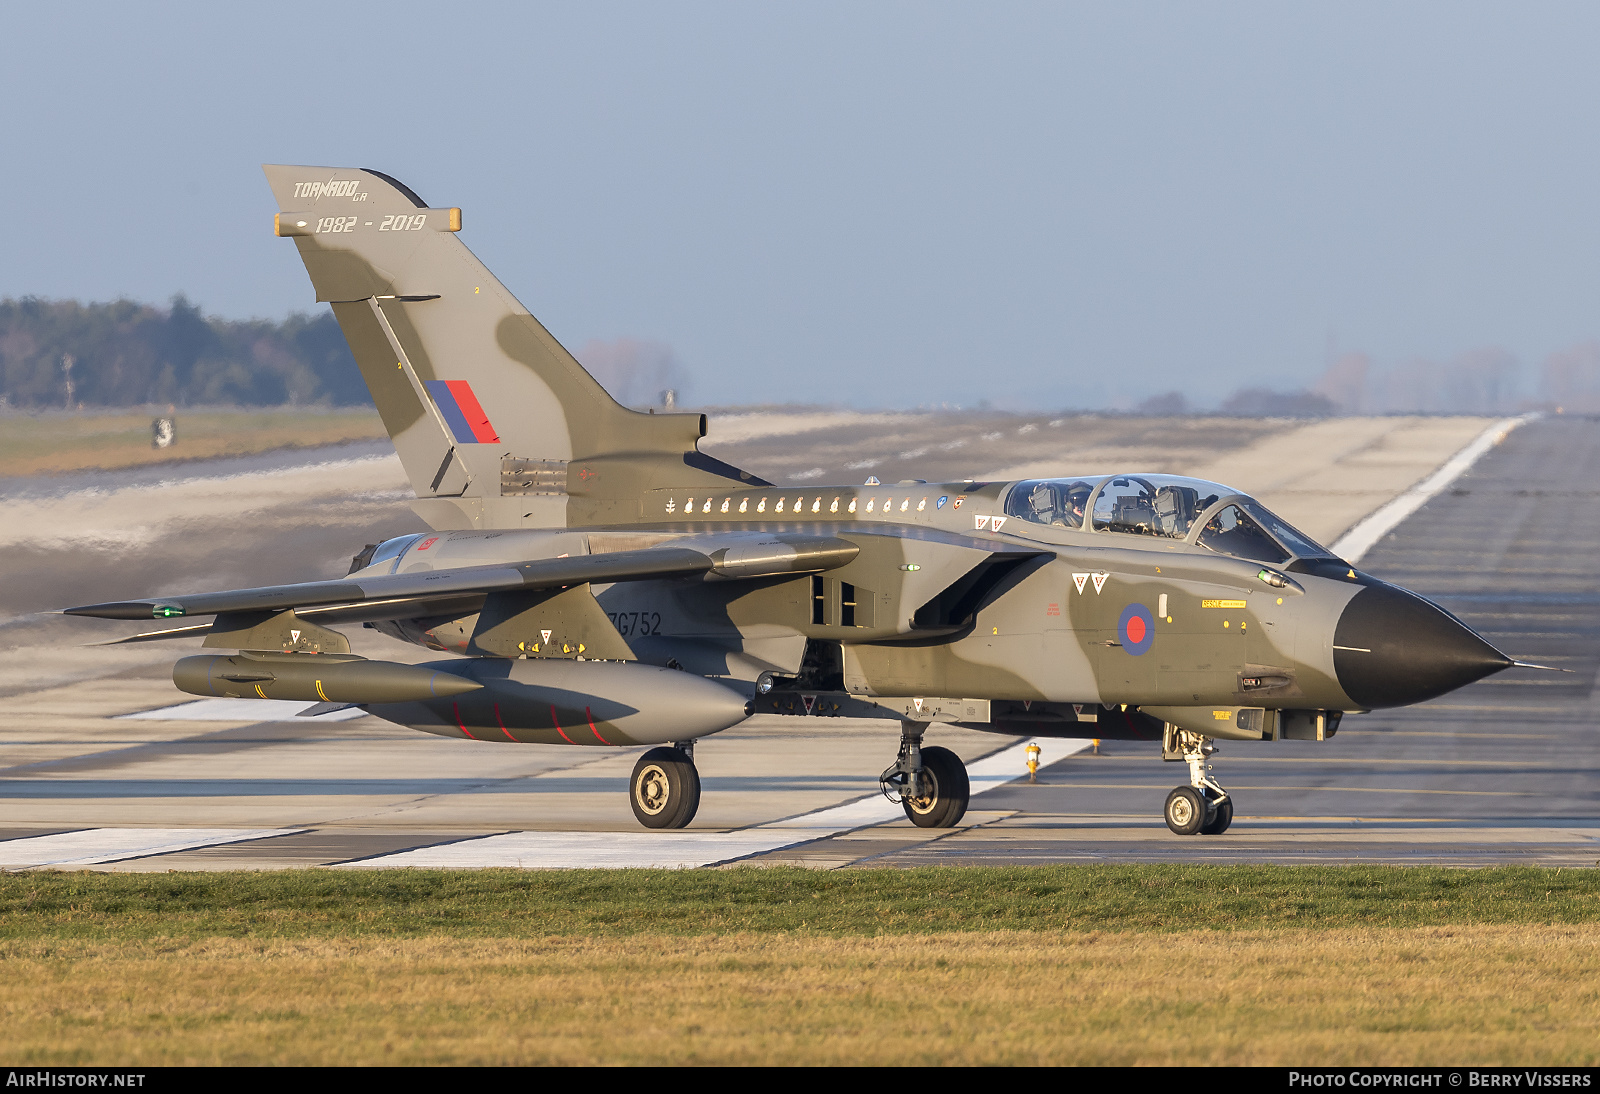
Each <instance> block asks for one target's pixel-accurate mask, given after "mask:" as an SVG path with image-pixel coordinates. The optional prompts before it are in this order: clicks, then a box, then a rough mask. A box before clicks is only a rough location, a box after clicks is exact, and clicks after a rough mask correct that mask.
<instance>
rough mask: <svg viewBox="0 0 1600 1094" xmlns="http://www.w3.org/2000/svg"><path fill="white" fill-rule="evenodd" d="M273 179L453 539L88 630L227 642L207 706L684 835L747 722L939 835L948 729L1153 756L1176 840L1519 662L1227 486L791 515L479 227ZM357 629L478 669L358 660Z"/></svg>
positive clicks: (178, 675) (286, 218) (807, 509)
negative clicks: (504, 750) (1252, 767)
mask: <svg viewBox="0 0 1600 1094" xmlns="http://www.w3.org/2000/svg"><path fill="white" fill-rule="evenodd" d="M265 170H266V174H267V179H268V181H269V183H270V184H271V186H272V191H273V194H274V196H275V197H276V198H277V202H278V209H279V212H278V214H277V217H276V221H275V224H276V233H277V235H279V236H281V237H284V238H286V239H291V240H293V241H294V245H295V246H296V247H297V248H298V249H299V252H300V256H301V258H302V259H303V260H304V262H305V266H306V271H307V272H308V273H309V274H310V276H311V283H312V285H313V286H314V287H315V289H316V298H317V300H319V301H325V302H327V303H328V304H329V305H330V306H331V307H332V308H333V312H334V315H335V316H336V317H337V319H338V322H339V325H340V327H341V328H342V330H343V332H344V334H345V337H346V338H347V339H348V340H349V343H350V349H351V351H352V352H353V353H354V355H355V359H356V362H357V363H358V365H359V366H360V368H361V372H362V374H363V376H364V377H365V379H366V382H367V385H368V387H369V388H370V389H371V392H372V397H373V400H374V401H375V402H376V404H377V408H378V412H379V414H380V415H381V416H382V419H383V422H384V425H385V427H386V428H387V430H388V433H389V436H390V437H391V438H392V439H393V442H394V446H395V450H396V452H397V453H398V454H399V457H400V460H401V462H402V464H403V465H404V467H405V470H406V473H407V475H408V476H409V478H410V480H411V484H412V486H413V487H414V488H415V490H416V495H417V500H416V502H415V503H414V504H413V506H412V508H413V509H414V511H415V512H416V514H417V516H418V517H419V519H420V520H421V521H422V523H423V524H425V525H426V526H427V528H428V530H427V531H419V532H417V533H416V534H413V535H407V536H402V537H399V538H397V539H391V540H389V541H387V542H385V543H381V544H377V545H369V546H368V547H366V548H365V549H364V550H362V551H361V552H360V553H359V554H358V555H357V556H356V557H355V559H354V560H353V563H352V566H351V570H350V573H349V574H348V575H347V576H345V577H342V578H338V579H336V580H320V581H308V582H305V583H303V584H293V585H276V586H267V587H262V588H252V589H235V590H230V591H225V592H200V593H192V594H185V595H176V596H157V597H150V598H147V599H138V600H128V601H123V602H118V603H109V604H94V605H89V606H85V607H77V608H70V609H67V611H68V612H69V613H70V614H73V615H82V616H97V617H101V618H107V619H146V620H148V619H152V618H154V619H172V618H175V617H182V618H184V619H191V618H193V617H197V616H198V617H203V619H204V620H205V621H202V622H199V623H186V624H184V625H182V626H180V627H178V628H176V629H168V630H161V631H156V632H152V633H150V634H147V635H140V636H136V638H139V639H146V638H156V637H173V636H179V635H200V634H203V635H204V636H205V642H204V645H205V646H206V647H211V648H212V649H213V650H216V651H217V652H214V653H206V654H202V655H199V656H191V657H185V658H183V659H182V660H180V661H179V662H178V663H177V665H176V667H175V669H174V671H173V679H174V681H175V683H176V684H177V686H178V687H179V688H181V689H182V690H184V691H186V692H190V693H192V694H196V695H207V696H247V697H262V698H277V699H294V700H303V701H306V702H308V703H317V704H319V706H318V707H317V708H316V709H319V710H328V709H333V708H335V707H338V706H357V707H360V708H362V709H364V710H366V711H368V712H370V713H372V714H375V715H377V716H378V717H381V718H386V719H388V720H390V721H393V722H397V723H399V724H401V725H405V726H410V727H412V728H415V729H419V730H423V731H425V732H428V733H437V734H441V735H444V736H452V737H461V738H467V739H471V740H480V741H500V742H504V743H506V744H513V743H516V744H522V743H537V744H551V745H575V746H581V747H592V748H617V747H629V746H638V745H652V746H657V747H653V748H651V749H650V750H649V751H647V752H645V753H644V755H643V756H642V757H641V758H640V760H639V762H638V764H637V765H636V767H635V768H634V771H633V778H632V784H631V788H630V799H631V803H632V808H633V812H634V814H635V815H636V816H637V818H638V819H639V821H640V822H641V823H643V824H644V825H646V826H648V827H652V828H681V827H683V826H685V825H687V824H688V823H689V822H690V821H691V820H692V819H693V817H694V815H695V811H696V809H697V807H698V804H699V799H700V781H699V776H698V774H697V773H696V770H695V766H694V744H695V741H696V740H697V739H699V738H700V737H704V736H706V735H708V734H713V733H716V732H718V731H720V730H723V729H726V728H728V727H729V726H732V725H735V724H737V723H739V722H740V721H742V720H744V719H745V718H747V717H749V716H750V715H752V714H755V713H762V714H769V715H770V714H776V715H784V716H792V717H795V718H818V717H836V716H876V717H886V718H893V719H897V720H898V721H899V723H900V727H901V743H900V748H899V753H898V755H897V756H896V757H895V759H894V762H893V763H892V764H891V765H890V766H889V767H888V769H887V770H886V771H884V772H883V774H882V776H881V781H882V786H883V788H884V791H885V793H886V794H888V795H889V796H890V797H891V800H897V801H899V802H901V803H903V805H904V808H905V812H906V815H907V816H908V817H909V818H910V819H911V821H912V822H913V823H915V824H917V825H921V826H924V827H948V826H952V825H954V824H956V823H957V822H958V821H959V820H960V819H961V816H962V814H963V813H964V811H965V810H966V807H967V799H968V782H967V774H966V769H965V768H964V767H963V765H962V763H961V761H960V759H959V758H958V757H957V756H956V755H955V754H954V753H952V752H951V751H949V750H948V749H945V748H940V747H936V746H926V747H925V746H924V745H923V743H922V742H923V736H924V732H925V730H926V729H927V727H928V726H929V725H930V724H932V723H935V722H952V723H955V724H957V725H961V726H966V727H969V728H972V729H979V730H991V731H994V732H996V733H1003V734H1019V735H1028V736H1033V737H1080V738H1102V739H1106V738H1109V739H1114V740H1116V739H1127V740H1148V741H1151V742H1159V743H1160V747H1161V750H1162V755H1163V757H1164V758H1165V759H1169V760H1173V761H1178V762H1187V764H1188V771H1189V777H1188V781H1187V782H1186V783H1185V784H1184V785H1180V786H1178V787H1177V788H1176V789H1174V790H1173V791H1172V792H1171V794H1170V795H1169V796H1168V798H1167V801H1166V808H1165V819H1166V822H1167V824H1168V826H1169V827H1170V828H1171V829H1172V830H1173V831H1174V832H1177V833H1180V834H1194V833H1209V834H1216V833H1221V832H1223V831H1224V830H1226V829H1227V827H1228V825H1229V823H1230V822H1231V820H1232V817H1233V810H1234V802H1233V798H1232V796H1231V795H1230V794H1229V793H1228V792H1227V791H1226V790H1224V789H1223V788H1222V786H1221V785H1220V784H1219V783H1218V782H1217V781H1216V779H1215V777H1214V776H1213V774H1212V766H1211V765H1210V764H1209V762H1208V759H1209V756H1210V754H1211V753H1212V752H1213V751H1214V744H1213V742H1214V741H1216V740H1218V739H1223V740H1230V741H1235V740H1237V741H1252V742H1260V743H1261V747H1272V744H1271V742H1278V741H1283V740H1306V741H1323V740H1327V739H1329V738H1331V737H1332V736H1333V735H1334V733H1335V732H1336V731H1337V730H1338V728H1339V726H1340V722H1341V719H1342V718H1343V717H1344V716H1345V715H1346V714H1351V713H1361V712H1365V711H1369V710H1372V709H1375V708H1379V707H1393V706H1402V705H1405V704H1408V703H1416V702H1420V701H1422V700H1425V699H1431V698H1433V697H1435V696H1438V695H1442V694H1444V693H1445V692H1448V691H1450V690H1452V689H1454V688H1459V687H1461V686H1463V685H1465V684H1468V683H1471V682H1472V681H1474V680H1478V679H1480V678H1482V677H1484V676H1487V675H1489V674H1490V673H1494V672H1498V671H1500V670H1502V669H1505V668H1508V667H1510V666H1512V665H1513V664H1514V663H1516V662H1513V660H1512V659H1511V658H1509V657H1507V656H1505V655H1504V654H1502V653H1500V652H1499V651H1498V650H1496V649H1495V648H1494V647H1493V646H1491V645H1490V644H1489V643H1488V642H1486V641H1484V640H1483V639H1482V638H1481V637H1479V636H1478V635H1477V634H1475V633H1473V632H1472V631H1471V630H1470V629H1468V628H1467V627H1466V626H1465V625H1463V624H1462V623H1461V622H1460V621H1458V620H1457V619H1455V618H1454V617H1453V616H1451V615H1450V614H1449V613H1448V612H1446V611H1444V610H1442V609H1440V608H1439V607H1437V606H1435V605H1434V604H1432V603H1430V602H1428V601H1427V600H1424V599H1422V598H1421V597H1419V596H1416V595H1414V594H1412V593H1410V592H1407V591H1405V590H1404V589H1400V588H1397V587H1395V586H1393V585H1390V584H1387V583H1385V582H1383V581H1380V580H1378V579H1377V578H1374V577H1372V576H1370V575H1368V574H1365V573H1362V572H1361V571H1359V570H1357V569H1355V568H1354V567H1353V566H1351V565H1349V564H1348V563H1346V562H1345V561H1343V560H1341V559H1339V558H1336V557H1334V556H1333V555H1332V553H1331V552H1329V551H1328V550H1327V549H1326V548H1324V547H1322V546H1320V545H1318V544H1317V543H1315V542H1313V541H1312V540H1311V539H1310V538H1308V537H1307V536H1305V535H1302V534H1301V533H1300V532H1298V531H1296V530H1295V529H1294V528H1292V527H1290V526H1289V525H1288V524H1286V523H1285V522H1284V521H1282V520H1280V519H1278V518H1277V517H1276V516H1274V515H1273V514H1272V513H1271V512H1269V511H1268V510H1267V509H1266V508H1265V507H1264V506H1262V505H1261V504H1260V503H1259V502H1257V501H1256V500H1254V499H1253V498H1250V497H1249V496H1247V495H1245V494H1242V493H1240V492H1239V491H1237V490H1234V489H1231V488H1230V487H1227V486H1224V485H1222V484H1220V483H1214V482H1204V481H1200V480H1196V479H1188V478H1180V477H1175V476H1171V475H1159V474H1135V473H1129V474H1118V475H1086V476H1083V477H1081V478H1064V479H1037V480H1028V481H1023V482H974V481H967V482H947V483H930V482H923V481H920V480H912V481H904V482H898V483H893V484H887V483H885V484H878V483H876V482H873V483H870V484H868V485H863V486H834V487H817V486H807V487H805V488H800V487H779V486H775V485H773V484H772V483H769V482H765V481H763V480H762V479H759V478H756V477H755V476H753V475H751V474H748V473H746V472H744V471H741V470H739V469H738V468H735V467H732V466H730V465H728V464H726V463H724V462H722V461H720V460H717V459H714V458H712V457H710V456H708V455H706V454H703V453H702V452H700V451H699V447H698V442H699V441H700V439H701V438H702V437H703V436H705V435H706V428H707V423H706V418H705V416H704V415H699V414H678V413H672V414H667V413H663V414H655V413H640V412H637V411H634V410H629V409H627V408H624V407H622V406H620V405H618V404H617V403H616V402H615V401H614V400H613V399H612V398H611V397H610V396H609V395H607V394H606V392H605V390H604V389H602V388H601V386H600V385H599V384H598V383H596V382H595V381H594V380H593V379H592V378H591V377H590V376H589V375H588V374H587V373H586V372H585V371H584V370H583V368H582V367H581V366H580V365H579V364H578V362H577V361H576V360H575V359H574V358H573V357H572V355H571V354H569V353H568V352H567V351H566V350H565V349H563V348H562V347H561V345H560V344H559V343H558V342H557V341H556V340H555V339H554V338H553V337H551V335H550V334H549V332H548V331H546V330H545V328H544V327H543V326H542V325H541V324H540V323H539V322H538V320H536V319H535V318H534V317H533V316H532V315H531V314H529V312H528V311H527V309H525V308H524V307H523V306H522V305H521V304H520V303H518V302H517V300H516V298H514V297H513V296H512V295H511V293H510V292H509V291H507V290H506V288H505V287H504V286H503V285H501V284H500V282H499V281H497V280H495V278H494V275H493V274H491V273H490V272H489V271H488V270H487V269H486V268H484V266H483V264H482V263H480V262H479V261H478V259H477V258H476V257H474V256H473V254H472V253H471V252H470V251H469V250H468V249H467V248H466V247H465V246H464V245H463V244H462V243H461V241H460V238H459V237H458V235H457V232H459V230H460V229H461V211H460V210H459V209H455V208H437V207H433V206H430V205H428V204H427V203H426V202H424V201H423V200H422V199H421V198H420V197H418V196H417V195H416V194H415V193H414V192H413V191H412V190H410V189H409V188H407V187H406V186H404V185H402V184H401V183H400V182H398V181H396V180H395V179H393V178H390V177H389V176H387V175H385V174H382V173H381V172H378V171H370V170H353V169H336V168H326V167H291V166H268V167H266V168H265ZM341 624H364V625H367V626H370V627H373V628H375V629H377V630H378V631H380V632H382V633H384V634H387V635H391V636H393V637H395V638H397V639H401V640H403V641H407V642H413V643H417V644H419V645H422V646H425V647H427V648H428V649H430V650H434V651H437V652H439V653H448V654H452V655H454V656H451V657H449V658H445V659H441V660H436V661H432V662H429V663H427V664H423V665H407V664H399V663H393V662H384V661H373V660H366V659H363V658H360V657H356V656H353V655H352V654H351V653H350V645H349V642H348V641H347V640H346V638H345V637H344V636H343V635H342V634H340V633H339V632H338V631H337V630H334V629H333V628H334V627H336V626H338V625H341Z"/></svg>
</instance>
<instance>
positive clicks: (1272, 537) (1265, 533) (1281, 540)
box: [1195, 498, 1332, 566]
mask: <svg viewBox="0 0 1600 1094" xmlns="http://www.w3.org/2000/svg"><path fill="white" fill-rule="evenodd" d="M1195 542H1196V543H1198V544H1199V545H1200V546H1202V547H1204V548H1206V550H1208V551H1215V552H1216V553H1217V554H1219V555H1232V556H1233V557H1234V558H1243V559H1249V560H1250V561H1251V562H1265V563H1267V564H1269V565H1272V566H1281V565H1282V564H1283V563H1285V562H1287V561H1289V559H1290V557H1291V556H1293V557H1299V558H1329V557H1331V555H1332V552H1330V551H1329V550H1328V549H1327V548H1326V547H1323V546H1321V545H1319V544H1318V543H1317V542H1316V541H1314V540H1313V539H1311V538H1310V537H1309V536H1307V535H1305V534H1303V533H1301V532H1298V531H1296V530H1295V529H1294V527H1293V526H1292V525H1290V524H1288V523H1287V522H1286V521H1283V520H1280V519H1279V518H1278V517H1277V516H1276V515H1274V514H1273V513H1272V511H1271V510H1269V509H1268V508H1267V507H1266V506H1264V505H1262V504H1261V503H1260V502H1258V501H1254V500H1252V499H1250V498H1239V499H1237V500H1236V501H1234V502H1233V503H1231V504H1229V505H1225V506H1223V507H1222V508H1221V509H1218V510H1217V511H1216V512H1215V513H1213V514H1211V516H1210V517H1209V518H1207V520H1206V522H1205V527H1203V528H1201V529H1200V532H1199V534H1198V535H1197V536H1195Z"/></svg>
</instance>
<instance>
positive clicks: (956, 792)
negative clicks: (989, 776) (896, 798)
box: [900, 745, 972, 828]
mask: <svg viewBox="0 0 1600 1094" xmlns="http://www.w3.org/2000/svg"><path fill="white" fill-rule="evenodd" d="M917 781H918V783H919V785H918V787H917V789H918V791H919V793H917V794H915V795H913V794H911V793H909V792H908V793H907V794H906V795H905V797H904V798H902V799H901V802H900V804H901V805H902V806H903V807H904V808H905V811H906V816H907V817H909V818H910V819H911V823H912V824H914V825H916V826H917V827H918V828H954V827H955V826H956V825H957V824H959V823H961V818H962V817H964V816H965V815H966V812H967V802H968V801H969V800H970V799H971V797H972V784H971V782H969V781H968V779H967V765H966V764H964V763H962V762H961V757H960V756H957V755H956V754H955V753H954V752H951V751H950V750H949V749H948V748H940V747H939V746H938V745H931V746H929V747H928V748H924V749H923V750H922V773H921V776H920V777H919V778H918V780H917Z"/></svg>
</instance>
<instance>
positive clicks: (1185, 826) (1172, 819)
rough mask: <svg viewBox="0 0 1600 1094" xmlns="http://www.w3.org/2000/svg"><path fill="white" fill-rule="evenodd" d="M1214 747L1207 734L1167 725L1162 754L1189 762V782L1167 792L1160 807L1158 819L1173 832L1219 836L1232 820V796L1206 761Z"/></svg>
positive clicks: (1182, 834)
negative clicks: (1212, 774)
mask: <svg viewBox="0 0 1600 1094" xmlns="http://www.w3.org/2000/svg"><path fill="white" fill-rule="evenodd" d="M1216 750H1217V746H1216V743H1215V742H1214V741H1212V740H1211V738H1209V737H1202V736H1201V735H1200V734H1198V733H1190V732H1189V731H1188V730H1186V729H1179V728H1178V727H1176V726H1173V725H1168V726H1167V733H1166V741H1165V742H1163V756H1164V757H1168V758H1171V759H1183V760H1184V761H1186V762H1187V763H1188V764H1189V785H1188V786H1180V787H1178V788H1177V789H1176V790H1174V791H1173V792H1172V793H1170V794H1168V795H1167V805H1166V808H1165V809H1163V810H1162V819H1163V820H1165V821H1166V822H1167V827H1168V828H1170V829H1172V831H1173V832H1174V833H1176V834H1177V835H1180V836H1193V835H1197V834H1198V835H1203V836H1220V835H1221V834H1222V833H1224V832H1226V831H1227V830H1228V826H1229V825H1231V824H1232V823H1233V796H1232V795H1231V794H1229V793H1228V792H1227V791H1226V790H1224V789H1222V787H1221V786H1219V785H1218V784H1217V781H1216V779H1214V778H1212V777H1211V764H1210V763H1208V762H1207V761H1208V760H1209V759H1210V757H1211V754H1212V753H1214V752H1216ZM1174 753H1176V754H1177V755H1174Z"/></svg>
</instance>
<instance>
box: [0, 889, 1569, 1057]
mask: <svg viewBox="0 0 1600 1094" xmlns="http://www.w3.org/2000/svg"><path fill="white" fill-rule="evenodd" d="M0 962H3V968H4V969H5V973H6V975H5V976H4V977H0V1014H3V1015H4V1019H5V1020H4V1023H3V1025H0V1030H3V1032H0V1046H3V1047H4V1049H5V1050H6V1051H5V1053H4V1056H5V1058H6V1059H7V1062H8V1063H16V1064H27V1065H39V1064H88V1063H95V1064H111V1063H121V1064H160V1063H274V1062H281V1063H387V1064H432V1063H608V1062H609V1063H680V1062H681V1063H688V1062H702V1063H711V1062H727V1063H879V1064H908V1063H1080V1064H1085V1063H1097V1064H1124V1063H1171V1064H1184V1063H1239V1064H1247V1063H1255V1064H1268V1063H1276V1064H1284V1063H1303V1064H1314V1063H1321V1064H1338V1063H1343V1064H1380V1063H1383V1064H1422V1063H1450V1064H1468V1063H1479V1064H1493V1063H1547V1064H1554V1063H1560V1064H1594V1063H1596V1062H1600V1048H1597V1047H1596V1046H1600V871H1571V870H1564V871H1551V870H1539V869H1531V868H1529V869H1501V870H1471V871H1469V870H1445V869H1428V868H1410V869H1402V868H1381V867H1371V868H1367V867H1329V868H1316V867H1216V868H1207V867H1164V866H1123V867H1058V868H1028V869H1020V868H1019V869H977V868H974V869H927V870H909V871H887V870H884V871H878V870H860V871H832V872H815V871H807V870H799V869H766V870H762V869H736V870H719V871H559V872H557V871H552V872H515V871H472V872H443V871H381V872H380V871H374V872H365V871H363V872H356V871H350V872H345V871H296V872H287V873H255V874H178V873H173V874H154V875H151V874H133V875H117V874H90V873H75V874H14V875H7V876H4V877H0Z"/></svg>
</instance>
